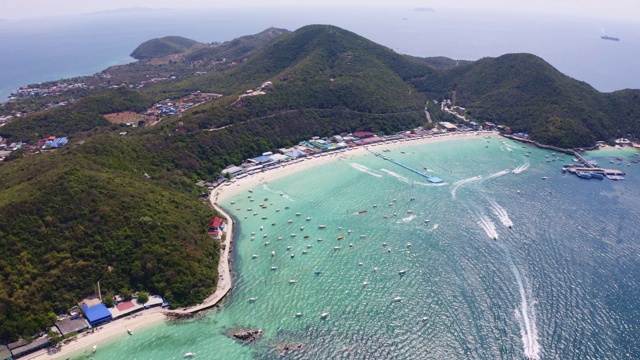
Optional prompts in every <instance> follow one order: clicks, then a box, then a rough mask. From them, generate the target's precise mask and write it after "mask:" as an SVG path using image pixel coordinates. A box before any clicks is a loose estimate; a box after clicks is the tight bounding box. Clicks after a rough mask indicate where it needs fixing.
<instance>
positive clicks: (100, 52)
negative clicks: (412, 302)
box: [0, 8, 640, 100]
mask: <svg viewBox="0 0 640 360" xmlns="http://www.w3.org/2000/svg"><path fill="white" fill-rule="evenodd" d="M354 13H357V14H358V16H354ZM308 24H332V25H337V26H340V27H343V28H345V29H347V30H350V31H353V32H355V33H357V34H359V35H362V36H364V37H366V38H369V39H371V40H373V41H375V42H377V43H379V44H382V45H384V46H387V47H389V48H392V49H393V50H395V51H397V52H400V53H404V54H409V55H414V56H422V57H427V56H447V57H451V58H454V59H465V60H477V59H479V58H482V57H486V56H492V57H493V56H499V55H503V54H505V53H513V52H528V53H533V54H536V55H538V56H540V57H542V58H544V59H545V60H547V61H548V62H549V63H551V64H552V65H553V66H555V67H556V68H558V69H559V70H560V71H561V72H563V73H565V74H567V75H569V76H572V77H574V78H576V79H578V80H581V81H585V82H587V83H589V84H591V85H592V86H594V87H595V88H597V89H598V90H601V91H607V92H608V91H614V90H620V89H624V88H640V72H638V71H636V62H637V59H638V57H640V39H639V38H638V34H640V22H637V21H613V20H603V19H589V18H578V17H558V16H554V15H549V14H526V13H501V12H488V11H478V10H452V9H446V8H443V9H437V11H436V12H416V11H412V10H411V9H407V8H389V9H379V8H358V9H342V10H336V9H306V10H303V9H280V8H249V9H240V10H238V9H224V10H201V11H197V12H196V11H193V10H191V11H186V10H180V11H172V10H154V11H151V10H149V11H140V10H138V11H131V12H126V11H119V12H113V13H100V14H91V15H84V16H76V17H68V18H65V17H60V18H57V17H51V18H42V19H35V20H21V21H0V44H2V45H3V46H0V100H4V99H6V98H7V96H8V95H9V94H10V93H11V91H12V90H15V89H17V88H18V87H20V86H23V85H27V84H32V83H38V82H42V81H48V80H58V79H61V78H68V77H73V76H79V75H90V74H93V73H96V72H99V71H101V70H103V69H105V68H106V67H108V66H111V65H118V64H125V63H128V62H130V61H133V59H132V58H130V57H129V56H128V55H129V54H130V53H131V52H132V51H133V50H134V49H135V48H136V47H137V46H138V45H139V44H141V43H142V42H144V41H146V40H149V39H152V38H156V37H162V36H168V35H180V36H185V37H189V38H192V39H195V40H198V41H201V42H213V41H227V40H231V39H234V38H236V37H239V36H243V35H250V34H255V33H258V32H260V31H262V30H264V29H266V28H268V27H270V26H276V27H280V28H286V29H289V30H295V29H297V28H299V27H301V26H304V25H308ZM604 34H608V35H610V36H616V37H619V38H621V41H620V42H614V41H604V40H601V39H600V36H601V35H604Z"/></svg>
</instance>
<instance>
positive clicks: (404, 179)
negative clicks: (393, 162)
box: [380, 168, 442, 186]
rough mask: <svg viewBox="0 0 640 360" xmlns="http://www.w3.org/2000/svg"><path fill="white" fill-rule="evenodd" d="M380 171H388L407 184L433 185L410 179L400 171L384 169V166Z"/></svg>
mask: <svg viewBox="0 0 640 360" xmlns="http://www.w3.org/2000/svg"><path fill="white" fill-rule="evenodd" d="M380 171H382V172H383V173H387V174H389V175H391V176H393V177H394V178H396V179H398V180H400V181H401V182H403V183H405V184H415V185H420V186H431V185H433V184H431V183H424V182H420V181H413V180H410V179H408V178H406V177H404V176H402V175H400V174H398V173H394V172H393V171H391V170H387V169H384V168H382V169H380ZM440 184H442V183H440ZM440 184H437V185H440Z"/></svg>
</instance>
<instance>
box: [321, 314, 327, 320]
mask: <svg viewBox="0 0 640 360" xmlns="http://www.w3.org/2000/svg"><path fill="white" fill-rule="evenodd" d="M327 316H329V313H322V315H320V319H326V318H327Z"/></svg>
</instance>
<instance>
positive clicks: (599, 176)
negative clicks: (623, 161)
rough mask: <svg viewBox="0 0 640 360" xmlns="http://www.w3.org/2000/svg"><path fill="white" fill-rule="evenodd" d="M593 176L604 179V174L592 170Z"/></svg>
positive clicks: (593, 177)
mask: <svg viewBox="0 0 640 360" xmlns="http://www.w3.org/2000/svg"><path fill="white" fill-rule="evenodd" d="M591 178H592V179H598V180H602V179H604V175H602V174H599V173H595V172H592V173H591Z"/></svg>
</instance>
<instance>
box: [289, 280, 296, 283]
mask: <svg viewBox="0 0 640 360" xmlns="http://www.w3.org/2000/svg"><path fill="white" fill-rule="evenodd" d="M297 282H298V281H297V280H289V284H295V283H297Z"/></svg>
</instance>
